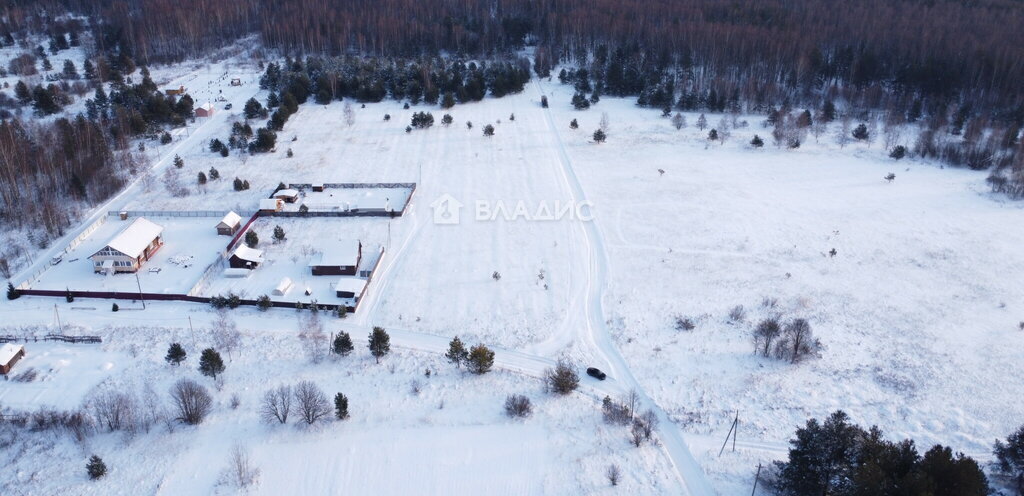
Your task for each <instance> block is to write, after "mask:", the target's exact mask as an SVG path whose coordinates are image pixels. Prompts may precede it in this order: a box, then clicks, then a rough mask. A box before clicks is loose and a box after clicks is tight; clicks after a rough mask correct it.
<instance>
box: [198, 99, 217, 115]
mask: <svg viewBox="0 0 1024 496" xmlns="http://www.w3.org/2000/svg"><path fill="white" fill-rule="evenodd" d="M196 117H213V104H212V103H210V102H206V103H204V104H202V105H200V106H199V107H198V108H197V109H196Z"/></svg>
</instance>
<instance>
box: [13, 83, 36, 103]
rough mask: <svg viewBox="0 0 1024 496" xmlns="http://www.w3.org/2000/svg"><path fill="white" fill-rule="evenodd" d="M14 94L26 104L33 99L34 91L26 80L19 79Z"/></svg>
mask: <svg viewBox="0 0 1024 496" xmlns="http://www.w3.org/2000/svg"><path fill="white" fill-rule="evenodd" d="M14 96H15V97H17V98H18V101H19V102H21V103H22V104H26V103H28V102H31V101H32V92H31V91H30V90H29V89H28V85H27V84H25V82H24V81H18V82H17V83H15V84H14Z"/></svg>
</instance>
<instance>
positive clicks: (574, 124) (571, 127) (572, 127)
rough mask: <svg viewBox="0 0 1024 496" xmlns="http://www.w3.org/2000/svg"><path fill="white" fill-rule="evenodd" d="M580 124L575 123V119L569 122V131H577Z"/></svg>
mask: <svg viewBox="0 0 1024 496" xmlns="http://www.w3.org/2000/svg"><path fill="white" fill-rule="evenodd" d="M579 127H580V124H579V123H578V122H576V119H573V120H571V121H569V129H579Z"/></svg>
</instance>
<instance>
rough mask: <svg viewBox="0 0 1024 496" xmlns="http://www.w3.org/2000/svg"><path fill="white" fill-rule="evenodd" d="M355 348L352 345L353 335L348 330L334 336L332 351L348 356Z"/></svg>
mask: <svg viewBox="0 0 1024 496" xmlns="http://www.w3.org/2000/svg"><path fill="white" fill-rule="evenodd" d="M342 307H344V305H342ZM353 349H355V348H354V347H353V346H352V337H351V336H349V335H348V333H347V332H339V333H338V335H337V336H336V337H335V338H334V344H333V345H332V346H331V351H333V352H334V353H335V354H337V355H341V356H348V355H349V354H350V353H352V350H353Z"/></svg>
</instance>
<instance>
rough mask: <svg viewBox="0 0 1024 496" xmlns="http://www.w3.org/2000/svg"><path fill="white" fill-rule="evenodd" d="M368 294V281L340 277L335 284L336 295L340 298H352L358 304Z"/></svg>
mask: <svg viewBox="0 0 1024 496" xmlns="http://www.w3.org/2000/svg"><path fill="white" fill-rule="evenodd" d="M365 292H366V279H360V278H358V277H340V278H338V282H336V283H334V294H335V295H337V296H338V298H352V299H353V300H354V301H355V302H356V303H358V302H359V299H360V298H362V297H363V293H365Z"/></svg>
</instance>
